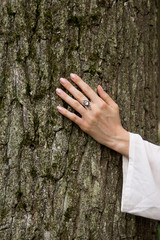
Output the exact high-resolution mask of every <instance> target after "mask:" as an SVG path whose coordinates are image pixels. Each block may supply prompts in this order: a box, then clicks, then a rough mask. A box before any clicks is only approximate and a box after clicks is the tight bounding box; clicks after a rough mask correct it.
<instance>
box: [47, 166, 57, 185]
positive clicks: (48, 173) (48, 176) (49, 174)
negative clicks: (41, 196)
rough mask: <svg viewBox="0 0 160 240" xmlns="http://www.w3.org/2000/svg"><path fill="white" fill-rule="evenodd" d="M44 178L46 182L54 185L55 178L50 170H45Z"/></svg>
mask: <svg viewBox="0 0 160 240" xmlns="http://www.w3.org/2000/svg"><path fill="white" fill-rule="evenodd" d="M45 177H46V178H47V179H48V180H51V181H52V182H53V183H55V181H56V179H55V177H54V176H53V175H52V174H51V169H50V168H46V174H45Z"/></svg>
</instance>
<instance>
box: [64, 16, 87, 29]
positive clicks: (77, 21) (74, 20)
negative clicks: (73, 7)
mask: <svg viewBox="0 0 160 240" xmlns="http://www.w3.org/2000/svg"><path fill="white" fill-rule="evenodd" d="M86 23H87V21H86V18H85V17H83V16H73V15H72V16H71V17H70V18H69V19H68V24H69V25H72V26H76V27H80V26H82V25H85V24H86Z"/></svg>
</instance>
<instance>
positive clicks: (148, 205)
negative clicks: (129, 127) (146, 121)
mask: <svg viewBox="0 0 160 240" xmlns="http://www.w3.org/2000/svg"><path fill="white" fill-rule="evenodd" d="M129 135H130V143H129V159H128V158H126V157H125V156H123V189H122V202H121V211H122V212H127V213H130V214H134V215H139V216H143V217H147V218H151V219H156V220H160V146H157V145H154V144H152V143H150V142H147V141H144V140H143V139H142V138H141V136H140V135H138V134H134V133H129Z"/></svg>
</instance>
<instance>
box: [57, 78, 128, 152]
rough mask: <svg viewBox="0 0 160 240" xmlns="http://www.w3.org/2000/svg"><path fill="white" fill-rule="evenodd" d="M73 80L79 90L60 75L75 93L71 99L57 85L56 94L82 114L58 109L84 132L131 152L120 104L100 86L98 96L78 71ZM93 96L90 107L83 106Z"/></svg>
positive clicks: (120, 150)
mask: <svg viewBox="0 0 160 240" xmlns="http://www.w3.org/2000/svg"><path fill="white" fill-rule="evenodd" d="M70 78H71V80H72V81H73V82H74V83H76V84H77V85H78V86H79V87H80V88H81V90H82V91H83V92H84V93H85V95H86V96H87V97H88V98H87V97H86V96H85V95H83V93H82V92H80V91H79V90H77V89H76V88H75V87H74V86H73V85H72V84H71V83H70V82H69V81H68V80H67V79H65V78H61V79H60V82H61V84H62V85H63V86H64V87H65V88H66V89H67V90H68V91H69V92H70V93H71V94H72V95H73V97H74V98H75V99H74V98H72V97H70V96H69V95H68V94H66V93H65V92H64V91H63V90H62V89H60V88H57V89H56V93H57V94H58V95H59V96H60V97H61V98H62V99H63V100H64V101H65V102H66V103H68V104H69V105H70V106H71V107H72V108H74V109H75V110H76V111H77V112H78V113H79V114H80V115H81V117H79V116H77V115H76V114H74V113H72V112H70V111H68V110H67V109H65V108H63V107H60V106H57V109H58V111H59V112H60V113H61V114H63V115H64V116H65V117H67V118H69V119H70V120H72V121H73V122H75V123H76V124H77V125H78V126H79V127H80V128H81V129H82V130H83V131H84V132H86V133H88V134H89V135H90V136H91V137H93V138H94V139H95V140H96V141H97V142H99V143H101V144H103V145H105V146H107V147H109V148H111V149H113V150H115V151H117V152H119V153H121V154H123V155H125V156H127V157H128V155H129V133H128V132H127V131H126V130H125V129H124V128H123V127H122V125H121V121H120V115H119V107H118V105H117V104H116V103H115V102H114V101H113V100H112V99H111V98H110V96H109V95H108V94H107V93H106V92H105V91H104V90H103V89H102V87H101V86H100V85H98V87H97V90H98V94H99V96H98V95H97V94H96V93H95V92H94V91H93V90H92V89H91V88H90V87H89V86H88V85H87V84H86V83H85V82H84V81H83V80H82V79H81V78H80V77H79V76H78V75H76V74H70ZM89 99H90V107H89V108H88V107H87V106H84V103H83V100H89Z"/></svg>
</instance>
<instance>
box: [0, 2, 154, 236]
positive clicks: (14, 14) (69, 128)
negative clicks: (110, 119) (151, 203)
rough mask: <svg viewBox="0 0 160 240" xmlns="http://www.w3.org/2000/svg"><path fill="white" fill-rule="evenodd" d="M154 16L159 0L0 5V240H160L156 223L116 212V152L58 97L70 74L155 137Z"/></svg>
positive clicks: (130, 126)
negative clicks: (64, 111)
mask: <svg viewBox="0 0 160 240" xmlns="http://www.w3.org/2000/svg"><path fill="white" fill-rule="evenodd" d="M157 17H158V0H153V1H152V0H146V1H138V0H130V1H125V0H117V1H115V0H108V1H105V0H90V1H87V0H72V1H69V0H61V1H60V0H26V1H25V0H21V1H16V0H12V1H11V0H10V1H9V0H8V1H7V0H6V1H5V0H1V1H0V86H1V89H0V102H1V105H0V136H1V137H0V168H1V174H0V195H1V197H0V212H1V221H0V239H3V240H10V239H12V240H23V239H25V240H26V239H27V240H31V239H32V240H33V239H34V240H42V239H44V240H99V239H100V240H120V239H126V240H133V239H134V240H138V239H139V240H143V239H144V240H151V239H152V240H155V239H156V240H157V239H158V236H157V221H152V220H149V219H145V218H141V217H136V216H132V215H129V214H124V213H121V211H120V206H121V191H122V161H121V156H120V155H119V154H118V153H116V152H114V151H112V150H110V149H108V148H107V147H104V146H102V145H100V144H98V143H97V142H96V141H94V140H93V139H92V138H91V137H89V136H88V135H87V134H85V133H83V132H82V131H81V130H80V129H79V128H78V126H76V125H75V124H73V123H72V122H71V121H69V120H68V119H66V118H64V117H62V115H61V114H59V113H58V111H57V109H56V106H57V105H59V104H60V105H64V106H65V107H68V106H67V104H66V103H64V102H62V100H61V99H60V98H59V97H57V96H56V94H55V89H56V88H57V87H59V86H60V83H59V78H60V77H66V78H68V79H69V73H71V72H73V73H77V74H78V75H79V76H81V77H82V78H83V79H84V80H85V81H86V82H87V83H88V84H89V85H90V86H91V87H92V88H93V89H94V90H96V87H97V85H98V84H101V85H102V86H103V88H104V89H105V90H106V91H107V92H108V93H109V94H110V96H111V97H112V98H113V99H114V100H115V101H116V102H117V103H118V104H119V107H120V113H121V118H122V124H123V126H124V127H125V128H126V129H127V130H128V131H130V132H136V133H139V134H140V135H141V136H142V137H143V138H144V139H147V140H148V141H151V142H153V143H157V132H158V131H157V128H158V120H157V119H158V110H157V99H158V97H157V96H158V77H157V76H158V50H157V49H158V27H157V23H158V21H157ZM68 108H69V109H70V110H71V111H73V110H72V109H71V107H68ZM133 197H134V196H133Z"/></svg>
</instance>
